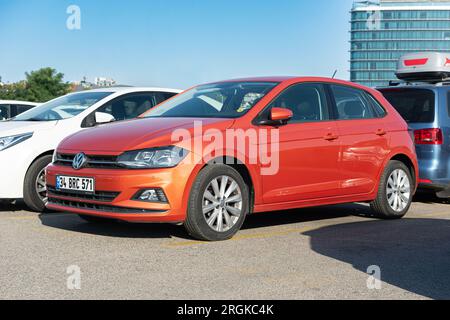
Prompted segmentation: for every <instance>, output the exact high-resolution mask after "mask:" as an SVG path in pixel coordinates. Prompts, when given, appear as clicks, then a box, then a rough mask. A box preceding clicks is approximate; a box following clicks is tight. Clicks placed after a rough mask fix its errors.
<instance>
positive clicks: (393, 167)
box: [379, 161, 414, 219]
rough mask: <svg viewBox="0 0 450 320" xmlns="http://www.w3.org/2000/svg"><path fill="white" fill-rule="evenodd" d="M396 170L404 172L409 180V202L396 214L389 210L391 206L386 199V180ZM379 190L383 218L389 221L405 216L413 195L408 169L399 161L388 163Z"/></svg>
mask: <svg viewBox="0 0 450 320" xmlns="http://www.w3.org/2000/svg"><path fill="white" fill-rule="evenodd" d="M397 169H401V170H402V171H404V172H405V173H406V175H407V177H408V179H409V184H410V188H411V195H410V197H409V202H408V205H407V206H406V207H405V209H403V210H402V211H400V212H398V211H395V210H394V209H392V208H391V206H390V205H389V200H388V198H387V193H386V190H387V185H388V180H389V177H390V175H391V174H392V172H394V171H395V170H397ZM380 187H381V190H380V191H379V195H380V197H381V199H382V205H383V207H384V208H383V210H384V211H385V212H386V215H385V217H386V218H388V219H389V218H391V219H398V218H402V217H404V216H405V215H406V213H407V212H408V210H409V208H410V207H411V204H412V198H413V195H414V181H413V179H412V176H411V172H410V171H409V169H408V167H407V166H406V165H405V164H403V163H402V162H400V161H391V162H390V163H389V165H388V166H387V168H386V171H385V173H384V175H383V180H382V183H381V186H380Z"/></svg>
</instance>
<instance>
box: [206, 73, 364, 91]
mask: <svg viewBox="0 0 450 320" xmlns="http://www.w3.org/2000/svg"><path fill="white" fill-rule="evenodd" d="M223 82H278V83H296V82H326V83H332V84H333V83H334V84H342V85H350V86H353V87H355V88H360V89H365V90H372V89H371V88H369V87H365V86H363V85H360V84H357V83H354V82H350V81H346V80H339V79H335V78H326V77H308V76H305V77H294V76H269V77H252V78H241V79H231V80H224V81H216V82H211V83H210V84H214V83H223Z"/></svg>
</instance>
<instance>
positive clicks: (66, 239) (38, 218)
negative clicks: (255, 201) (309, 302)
mask: <svg viewBox="0 0 450 320" xmlns="http://www.w3.org/2000/svg"><path fill="white" fill-rule="evenodd" d="M369 214H370V211H369V210H368V207H367V205H364V204H351V205H338V206H330V207H321V208H313V209H301V210H294V211H288V212H277V213H266V214H260V215H255V216H251V217H249V218H248V219H247V221H246V223H245V225H244V229H243V230H242V231H241V232H240V233H239V234H238V235H237V236H236V237H235V238H234V239H232V240H230V241H226V242H220V243H202V242H197V241H193V240H191V239H189V238H188V237H187V235H186V233H185V232H184V229H183V228H182V227H180V226H173V225H131V224H124V223H106V224H101V225H92V224H88V223H86V222H83V221H82V220H81V219H79V218H78V217H77V216H75V215H70V214H55V213H47V214H36V213H31V212H28V211H25V210H24V207H23V205H21V204H20V203H19V204H17V205H12V206H10V205H5V204H3V205H1V207H0V270H1V272H0V298H1V299H79V298H83V299H226V300H230V299H231V300H234V299H430V298H431V299H442V298H447V299H449V298H450V205H449V204H448V203H447V202H446V201H440V200H438V199H435V198H434V197H432V196H429V195H419V196H418V197H416V200H415V202H414V204H413V207H412V210H411V211H410V213H409V214H408V216H407V218H405V219H404V220H400V221H378V220H374V219H372V218H370V216H369ZM69 266H77V267H79V268H80V271H81V278H80V285H81V288H80V289H68V286H67V279H68V277H69V276H70V275H71V274H68V273H67V268H68V267H69ZM369 266H378V267H379V268H380V271H381V280H382V285H381V289H369V288H368V286H367V280H368V277H369V275H368V274H367V273H366V272H367V268H368V267H369Z"/></svg>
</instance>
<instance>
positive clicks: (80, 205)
mask: <svg viewBox="0 0 450 320" xmlns="http://www.w3.org/2000/svg"><path fill="white" fill-rule="evenodd" d="M48 203H49V204H54V205H57V206H63V207H67V208H74V209H81V210H92V211H100V212H107V213H119V214H146V213H164V212H165V211H162V210H148V209H136V208H125V207H116V206H109V205H99V204H93V203H85V202H77V201H70V200H61V199H56V198H52V197H49V198H48Z"/></svg>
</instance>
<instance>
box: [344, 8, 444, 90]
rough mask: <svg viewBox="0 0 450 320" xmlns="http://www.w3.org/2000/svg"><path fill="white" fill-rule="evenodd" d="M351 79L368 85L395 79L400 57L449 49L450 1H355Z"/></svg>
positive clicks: (382, 84)
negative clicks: (413, 53)
mask: <svg viewBox="0 0 450 320" xmlns="http://www.w3.org/2000/svg"><path fill="white" fill-rule="evenodd" d="M350 43H351V50H350V52H351V53H350V54H351V57H350V78H351V80H352V81H354V82H357V83H360V84H363V85H366V86H369V87H376V86H384V85H387V84H389V81H391V80H396V79H397V78H396V76H395V70H396V69H397V61H398V59H399V58H400V57H401V56H402V55H403V54H405V53H410V52H417V51H438V52H450V0H445V1H444V0H433V1H430V0H379V1H363V2H361V1H358V2H355V4H354V6H353V9H352V11H351V41H350Z"/></svg>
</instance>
